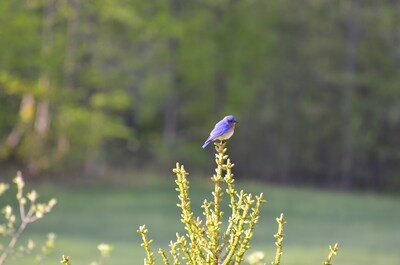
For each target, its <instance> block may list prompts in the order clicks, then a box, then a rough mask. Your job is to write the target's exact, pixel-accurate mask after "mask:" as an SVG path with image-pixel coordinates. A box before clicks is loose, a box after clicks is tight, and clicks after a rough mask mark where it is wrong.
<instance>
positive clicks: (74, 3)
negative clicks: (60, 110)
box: [64, 0, 80, 88]
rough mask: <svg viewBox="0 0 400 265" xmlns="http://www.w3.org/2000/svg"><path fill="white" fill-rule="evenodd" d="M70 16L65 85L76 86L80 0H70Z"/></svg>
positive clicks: (65, 62) (68, 86) (67, 86)
mask: <svg viewBox="0 0 400 265" xmlns="http://www.w3.org/2000/svg"><path fill="white" fill-rule="evenodd" d="M68 3H69V12H70V13H69V16H68V25H67V27H68V28H67V44H66V50H65V61H64V87H66V88H74V87H75V85H76V74H77V69H76V68H77V58H76V51H77V44H78V32H79V8H80V2H79V0H69V1H68Z"/></svg>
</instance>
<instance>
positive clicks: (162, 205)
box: [0, 177, 400, 265]
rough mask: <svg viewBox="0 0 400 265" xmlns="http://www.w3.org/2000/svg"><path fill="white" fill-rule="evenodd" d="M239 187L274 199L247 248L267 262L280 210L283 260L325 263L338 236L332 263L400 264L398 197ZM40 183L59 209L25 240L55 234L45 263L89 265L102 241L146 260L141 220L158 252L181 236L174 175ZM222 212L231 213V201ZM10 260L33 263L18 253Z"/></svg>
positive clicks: (119, 254) (124, 262) (200, 185)
mask: <svg viewBox="0 0 400 265" xmlns="http://www.w3.org/2000/svg"><path fill="white" fill-rule="evenodd" d="M191 184H192V185H191V186H192V188H191V191H190V194H191V196H192V200H193V203H192V207H193V209H197V210H198V211H197V214H199V213H200V212H201V211H200V210H199V209H200V204H201V202H202V201H203V200H204V198H206V197H207V198H210V187H209V186H208V184H206V183H204V182H201V181H193V182H192V183H191ZM236 187H237V188H238V189H244V190H246V191H251V192H254V193H259V192H264V194H265V198H266V199H267V200H268V203H267V204H265V205H264V207H263V208H262V217H261V219H260V222H259V224H258V226H257V227H256V230H255V237H254V240H253V241H252V242H253V245H252V246H253V247H252V249H250V250H249V253H250V252H251V251H253V250H262V251H264V252H265V253H266V256H267V258H268V263H267V264H270V262H271V261H272V259H273V257H274V253H275V247H274V238H273V234H274V233H275V232H276V228H277V225H276V222H275V218H276V217H277V216H278V215H279V214H280V213H281V212H284V213H285V216H286V219H287V221H288V224H287V226H286V230H285V234H286V237H285V240H284V254H283V257H282V263H281V264H287V265H291V264H293V265H294V264H296V265H302V264H304V265H306V264H307V265H309V264H321V262H322V261H323V260H324V258H325V257H326V255H327V253H328V245H330V244H334V243H335V242H339V244H340V250H339V255H338V256H337V257H335V259H334V264H337V265H361V264H363V265H364V264H378V265H380V264H382V265H383V264H384V265H398V264H400V251H399V248H400V247H399V246H400V197H397V196H378V195H374V194H351V193H335V192H326V191H317V190H313V189H306V188H301V189H295V188H283V187H278V186H270V185H264V184H263V185H260V184H255V183H243V182H239V183H237V184H236ZM35 188H37V189H38V190H39V192H40V194H41V195H42V196H41V199H43V200H45V199H48V198H50V197H56V198H57V199H58V204H57V205H56V207H55V209H54V210H53V212H51V213H50V214H49V215H48V216H47V217H46V218H44V219H43V220H40V221H38V222H37V223H34V224H32V225H31V226H30V227H28V229H27V231H26V233H25V236H24V238H23V239H22V241H26V239H27V238H28V237H29V238H33V239H34V240H35V241H37V242H38V243H40V242H43V239H44V238H45V235H46V233H48V232H54V233H56V234H57V236H58V238H57V240H56V250H55V252H54V253H53V254H52V255H51V256H50V257H49V258H48V259H47V260H46V263H45V264H59V260H60V257H61V255H62V254H67V255H69V256H70V257H71V261H72V264H73V265H82V264H89V263H90V262H91V261H92V260H96V259H97V257H98V253H97V249H96V246H97V245H98V244H99V243H102V242H105V243H109V244H111V245H113V246H114V251H113V252H112V256H111V258H110V259H109V260H107V262H106V264H111V265H128V264H129V265H136V264H143V258H144V256H145V253H144V250H143V249H142V248H141V247H140V246H139V245H140V243H141V241H140V238H139V235H138V234H137V233H136V230H137V228H138V227H139V225H142V224H146V225H147V227H148V229H149V237H151V238H152V239H154V243H153V249H154V251H155V252H157V250H158V247H163V248H164V247H166V246H167V245H168V242H169V241H170V240H171V239H175V232H181V233H182V232H183V229H182V226H181V224H180V222H179V219H180V215H179V214H180V213H179V210H178V208H177V207H176V203H177V197H176V192H175V191H174V188H175V186H174V183H173V178H172V177H171V180H170V181H168V182H167V181H165V180H163V181H157V182H154V183H147V184H140V185H139V184H136V185H134V184H132V185H122V186H112V185H98V186H79V185H62V186H61V185H57V186H53V185H41V186H37V187H35ZM11 196H12V193H11V192H10V191H8V192H7V195H5V196H3V197H2V201H1V203H0V207H2V206H4V204H5V203H6V202H7V201H9V200H11ZM225 202H226V200H225ZM224 210H225V212H226V213H227V214H228V213H229V208H228V207H225V208H224ZM8 264H10V265H17V264H18V265H22V264H24V265H26V264H35V263H34V262H31V261H28V260H27V259H18V260H15V261H11V262H9V263H8Z"/></svg>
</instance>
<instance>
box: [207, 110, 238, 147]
mask: <svg viewBox="0 0 400 265" xmlns="http://www.w3.org/2000/svg"><path fill="white" fill-rule="evenodd" d="M236 123H238V121H237V120H236V118H235V116H233V115H229V116H225V117H224V118H223V119H222V120H220V121H219V122H218V123H217V124H215V127H214V129H213V130H212V131H211V133H210V136H209V137H208V138H207V140H206V141H205V142H204V144H203V146H202V148H206V146H207V145H209V143H211V142H212V141H215V140H221V141H224V140H228V139H229V138H231V136H232V135H233V132H234V131H235V126H236Z"/></svg>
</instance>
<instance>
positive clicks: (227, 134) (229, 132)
mask: <svg viewBox="0 0 400 265" xmlns="http://www.w3.org/2000/svg"><path fill="white" fill-rule="evenodd" d="M234 130H235V126H232V128H230V129H229V130H227V131H226V132H225V133H223V134H221V135H220V136H219V137H218V138H216V139H218V140H228V139H229V138H231V136H232V135H233V132H234Z"/></svg>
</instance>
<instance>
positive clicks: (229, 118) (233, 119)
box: [224, 115, 238, 125]
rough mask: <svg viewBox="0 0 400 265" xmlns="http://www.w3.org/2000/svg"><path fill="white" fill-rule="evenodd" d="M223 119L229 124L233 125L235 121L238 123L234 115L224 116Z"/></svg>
mask: <svg viewBox="0 0 400 265" xmlns="http://www.w3.org/2000/svg"><path fill="white" fill-rule="evenodd" d="M224 121H225V122H226V123H228V124H230V125H233V124H235V123H238V121H237V120H236V118H235V116H233V115H229V116H226V117H225V118H224Z"/></svg>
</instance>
